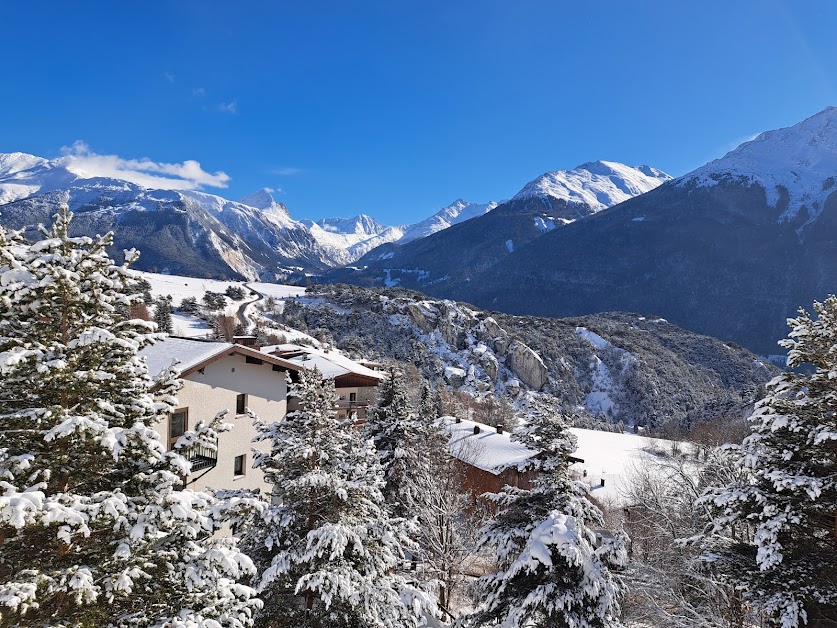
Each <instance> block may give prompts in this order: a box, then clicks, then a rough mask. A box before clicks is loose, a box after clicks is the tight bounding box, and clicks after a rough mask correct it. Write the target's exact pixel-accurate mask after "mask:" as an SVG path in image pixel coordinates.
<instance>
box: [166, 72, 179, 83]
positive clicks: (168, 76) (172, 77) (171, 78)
mask: <svg viewBox="0 0 837 628" xmlns="http://www.w3.org/2000/svg"><path fill="white" fill-rule="evenodd" d="M163 76H165V77H166V80H167V81H168V82H169V83H174V81H175V79H176V78H177V77H176V76H175V75H174V74H172V73H171V72H163Z"/></svg>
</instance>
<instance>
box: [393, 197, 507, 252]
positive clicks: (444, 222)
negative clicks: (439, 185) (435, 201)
mask: <svg viewBox="0 0 837 628" xmlns="http://www.w3.org/2000/svg"><path fill="white" fill-rule="evenodd" d="M497 205H498V203H496V202H494V201H491V202H490V203H469V202H468V201H465V200H462V199H461V198H460V199H457V200H455V201H454V202H453V203H451V204H450V205H448V206H447V207H443V208H442V209H440V210H439V211H438V212H436V213H435V214H433V215H432V216H430V217H429V218H425V219H424V220H422V221H421V222H417V223H416V224H414V225H410V226H409V227H407V228H406V229H405V230H404V236H403V237H402V238H401V242H402V243H404V242H409V241H410V240H417V239H419V238H424V237H427V236H429V235H432V234H434V233H436V232H438V231H442V230H443V229H447V228H448V227H450V226H451V225H456V224H459V223H460V222H465V221H466V220H470V219H471V218H476V217H477V216H482V215H483V214H487V213H488V212H490V211H491V210H492V209H494V208H495V207H497Z"/></svg>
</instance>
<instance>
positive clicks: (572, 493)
mask: <svg viewBox="0 0 837 628" xmlns="http://www.w3.org/2000/svg"><path fill="white" fill-rule="evenodd" d="M512 438H513V439H514V440H517V441H518V442H521V443H523V444H524V445H526V446H528V447H530V448H532V449H536V450H539V451H540V452H541V454H540V455H539V456H536V457H535V458H532V459H531V461H530V463H529V470H532V471H535V472H537V475H536V477H535V479H534V481H533V484H534V486H533V488H532V489H530V490H526V489H519V488H514V487H510V486H507V487H505V489H504V490H503V492H502V493H498V494H495V495H493V496H492V499H493V500H494V501H495V502H496V504H497V507H498V508H499V511H498V513H497V514H496V516H495V517H494V519H492V520H491V521H490V522H489V524H488V525H487V526H486V528H485V537H484V539H485V541H486V542H488V543H490V544H491V545H492V546H494V547H496V550H497V558H498V563H499V564H498V571H497V573H494V574H490V575H488V576H484V577H483V578H482V579H481V580H480V581H479V582H478V584H477V589H478V594H479V599H481V600H482V601H483V602H482V604H481V606H480V607H479V608H478V609H477V611H476V612H474V613H473V614H472V615H470V616H469V617H467V618H466V619H465V620H464V625H466V626H496V625H501V626H503V627H504V628H524V627H525V628H529V627H531V626H550V627H554V628H593V627H597V628H600V627H608V626H618V625H619V620H618V615H619V601H618V598H619V594H620V590H621V584H620V582H619V580H618V578H617V577H616V576H615V575H614V574H613V573H612V572H611V569H612V568H614V567H618V566H622V565H623V564H624V562H625V560H626V558H627V555H626V552H625V549H624V546H623V543H622V539H621V536H620V537H617V538H616V539H611V540H606V541H604V542H602V543H601V545H600V546H599V547H596V535H595V533H594V532H593V530H591V528H590V527H589V526H591V525H593V526H597V527H601V526H603V521H602V515H601V512H600V511H599V510H598V508H596V506H594V505H593V504H592V503H591V502H590V501H589V500H588V499H586V498H585V495H584V489H583V487H582V486H581V485H580V484H579V483H578V482H575V481H573V480H571V479H570V478H569V475H568V466H569V464H570V461H569V456H570V454H571V453H572V452H573V451H574V450H575V438H574V437H573V436H572V434H570V433H569V432H568V431H567V425H566V423H565V422H564V420H563V418H561V417H550V416H546V415H540V416H538V415H536V416H532V417H531V418H530V423H529V425H528V426H527V427H526V428H525V429H523V430H521V431H519V432H517V433H515V434H513V435H512Z"/></svg>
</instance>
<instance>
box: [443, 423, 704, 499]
mask: <svg viewBox="0 0 837 628" xmlns="http://www.w3.org/2000/svg"><path fill="white" fill-rule="evenodd" d="M439 420H440V421H441V422H442V424H443V426H444V427H445V429H446V430H447V431H448V432H449V433H450V435H451V437H450V444H449V447H450V451H451V454H453V455H454V456H456V457H457V458H459V459H460V460H462V461H463V462H466V463H468V464H470V465H472V466H474V467H477V468H478V469H482V470H483V471H488V472H489V473H493V474H494V475H499V474H500V473H502V471H503V469H506V468H510V467H511V468H514V467H520V466H521V465H523V464H524V463H526V462H527V461H528V460H529V459H530V458H532V457H533V456H536V455H537V454H538V452H537V451H534V450H532V449H529V448H528V447H525V446H524V445H522V444H520V443H518V442H515V441H513V440H512V439H511V434H510V433H509V432H507V431H503V433H502V434H498V433H497V429H496V428H494V427H491V426H490V425H486V424H484V423H477V422H476V421H468V420H466V419H462V420H460V422H459V423H456V422H455V419H454V418H453V417H443V418H441V419H439ZM475 427H478V428H479V433H477V434H475V433H474V428H475ZM569 431H570V432H571V433H572V434H573V436H575V437H576V439H577V440H578V448H577V449H576V450H575V452H574V453H573V460H571V462H572V465H571V466H570V469H572V470H573V471H575V472H576V473H577V474H578V476H579V479H580V480H581V481H582V482H583V483H584V484H585V485H586V486H587V487H588V489H589V490H590V494H591V495H593V496H594V497H597V498H599V499H605V500H606V501H608V502H613V503H623V502H625V500H626V496H625V489H626V488H627V483H628V482H629V481H630V475H631V473H632V472H633V469H634V468H635V467H638V466H642V465H643V464H647V462H648V461H649V460H653V459H655V458H659V457H661V456H665V455H670V454H671V453H672V452H673V451H675V450H682V451H684V452H689V451H691V449H692V445H691V444H689V443H675V442H673V441H670V440H665V439H661V438H648V437H645V436H642V435H637V434H622V433H617V432H601V431H598V430H585V429H581V428H575V427H573V428H570V430H569ZM602 480H604V484H602Z"/></svg>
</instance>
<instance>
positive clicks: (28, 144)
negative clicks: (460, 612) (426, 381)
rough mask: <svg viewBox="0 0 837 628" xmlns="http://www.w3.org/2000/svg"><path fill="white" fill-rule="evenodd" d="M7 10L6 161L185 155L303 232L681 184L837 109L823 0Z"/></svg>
mask: <svg viewBox="0 0 837 628" xmlns="http://www.w3.org/2000/svg"><path fill="white" fill-rule="evenodd" d="M3 13H4V23H5V28H4V34H3V44H4V48H5V50H6V54H5V61H4V63H3V64H2V67H0V85H2V86H3V88H2V98H0V151H2V152H10V151H24V152H30V153H35V154H38V155H41V156H44V157H55V156H58V155H60V154H61V151H62V147H68V146H72V145H73V144H74V143H75V142H77V141H80V142H82V143H83V148H81V149H80V150H82V152H84V153H85V154H87V155H90V154H93V153H95V154H98V155H118V156H119V157H120V158H124V159H141V158H147V159H149V160H152V161H154V162H161V163H167V164H178V163H181V162H184V161H187V160H196V161H198V162H200V164H201V166H202V168H203V171H205V172H207V173H210V174H211V175H215V176H208V175H207V176H199V177H197V179H196V180H202V181H205V182H206V183H204V188H203V189H205V190H206V191H209V192H214V193H218V194H221V195H223V196H227V197H230V198H238V197H240V196H243V195H245V194H248V193H249V192H251V191H254V190H256V189H258V188H261V187H265V186H268V187H272V188H276V189H277V190H281V192H279V193H278V194H277V196H278V198H279V199H280V200H281V201H282V202H284V203H286V204H287V205H288V206H289V208H290V210H291V213H292V215H293V216H294V217H297V218H320V217H324V216H348V215H352V214H355V213H359V212H363V213H367V214H371V215H373V216H375V217H377V218H379V219H381V220H382V221H384V222H386V223H389V224H393V223H406V222H413V221H416V220H419V219H421V218H423V217H425V216H426V215H428V214H430V213H431V212H432V211H434V210H436V209H438V208H440V207H442V206H444V205H446V204H448V203H450V202H451V201H453V200H454V199H456V198H458V197H463V198H465V199H467V200H471V201H479V202H485V201H488V200H498V199H503V198H507V197H509V196H511V195H513V194H514V193H515V192H516V191H517V190H518V189H519V188H521V187H522V186H523V185H524V184H525V183H526V182H527V181H529V180H530V179H533V178H534V177H536V176H537V175H538V174H540V173H542V172H544V171H547V170H555V169H559V168H570V167H573V166H576V165H578V164H580V163H583V162H585V161H591V160H595V159H608V160H615V161H622V162H625V163H629V164H641V163H642V164H649V165H652V166H655V167H657V168H661V169H663V170H665V171H667V172H669V173H670V174H673V175H679V174H683V173H685V172H687V171H688V170H690V169H692V168H694V167H696V166H698V165H700V164H702V163H704V162H706V161H708V160H710V159H712V158H715V157H719V156H721V155H722V154H723V153H724V152H725V151H726V150H729V149H730V148H732V147H734V146H735V145H736V144H737V143H739V142H740V141H743V140H745V139H748V138H749V137H751V136H752V135H754V134H755V133H757V132H759V131H762V130H766V129H771V128H777V127H782V126H788V125H791V124H794V123H795V122H798V121H799V120H801V119H803V118H805V117H807V116H809V115H812V114H814V113H816V112H817V111H820V110H822V109H824V108H825V107H826V106H828V105H831V104H837V37H834V27H835V26H837V3H834V2H828V1H826V0H823V1H821V2H806V1H805V0H795V1H792V2H791V1H788V2H778V1H773V0H751V1H745V0H736V1H730V0H726V1H723V2H720V1H715V0H701V2H672V1H671V0H665V1H660V2H654V1H650V0H648V1H642V0H638V1H634V2H625V1H615V0H613V1H607V0H600V1H597V2H572V3H571V2H560V1H558V0H552V1H548V2H547V1H537V0H532V1H528V0H519V1H513V2H512V1H508V0H506V1H494V0H480V1H474V2H469V1H451V0H447V1H441V2H435V1H432V0H425V1H423V2H405V1H394V2H393V1H390V2H362V1H359V2H346V1H345V0H344V1H340V2H317V1H309V2H293V3H291V2H257V1H252V2H212V1H195V2H190V1H181V0H177V1H173V2H153V1H146V2H142V3H122V2H113V1H108V2H95V1H87V2H64V3H58V2H26V3H20V2H19V3H7V4H6V5H5V6H4V9H3ZM78 146H81V145H78ZM76 150H79V149H78V148H77V149H76ZM218 172H223V173H225V174H226V175H227V176H228V179H227V177H223V176H220V175H216V173H218ZM219 185H220V186H226V187H213V186H219Z"/></svg>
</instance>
